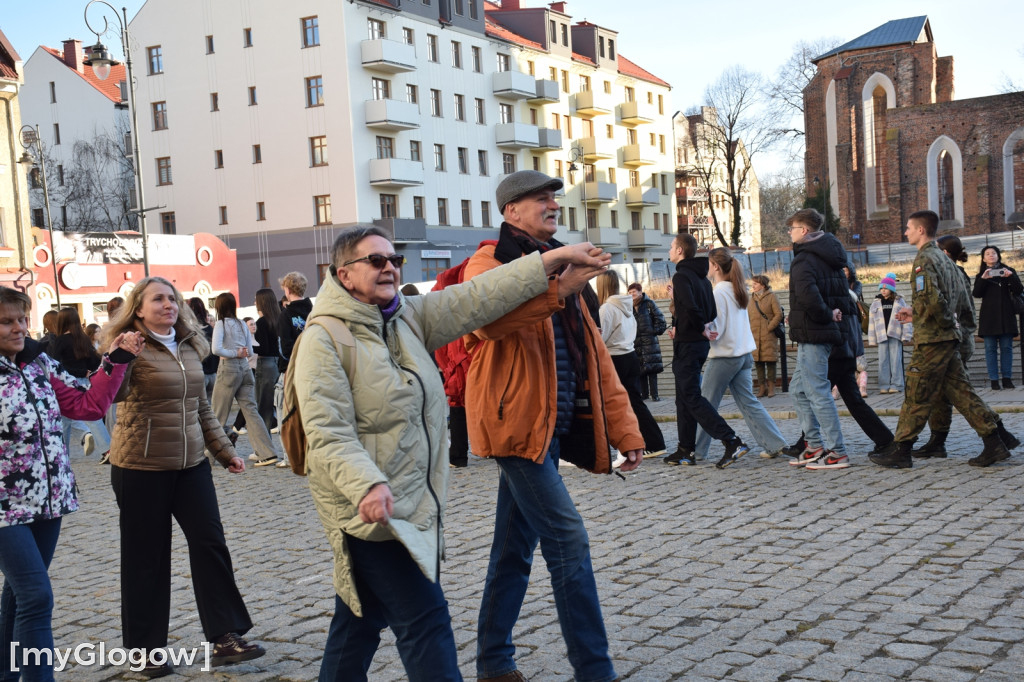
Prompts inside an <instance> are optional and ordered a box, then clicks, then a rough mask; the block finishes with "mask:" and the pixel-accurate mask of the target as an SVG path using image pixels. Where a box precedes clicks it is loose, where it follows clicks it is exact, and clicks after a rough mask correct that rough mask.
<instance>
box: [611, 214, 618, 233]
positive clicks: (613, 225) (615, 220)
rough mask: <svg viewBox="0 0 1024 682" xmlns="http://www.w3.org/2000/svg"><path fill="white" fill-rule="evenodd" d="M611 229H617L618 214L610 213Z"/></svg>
mask: <svg viewBox="0 0 1024 682" xmlns="http://www.w3.org/2000/svg"><path fill="white" fill-rule="evenodd" d="M612 227H613V228H615V229H616V230H617V229H619V212H618V211H612Z"/></svg>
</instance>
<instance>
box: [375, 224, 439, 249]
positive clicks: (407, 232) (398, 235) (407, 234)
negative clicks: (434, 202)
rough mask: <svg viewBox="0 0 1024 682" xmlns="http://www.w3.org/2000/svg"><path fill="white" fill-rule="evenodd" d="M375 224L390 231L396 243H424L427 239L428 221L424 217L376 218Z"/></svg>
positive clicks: (392, 239)
mask: <svg viewBox="0 0 1024 682" xmlns="http://www.w3.org/2000/svg"><path fill="white" fill-rule="evenodd" d="M373 224H374V225H376V226H377V227H379V228H381V229H383V230H384V231H385V232H388V233H389V234H390V235H391V241H392V242H394V243H395V244H422V243H424V242H426V241H427V221H426V220H424V219H423V218H374V219H373Z"/></svg>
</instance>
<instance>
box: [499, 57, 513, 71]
mask: <svg viewBox="0 0 1024 682" xmlns="http://www.w3.org/2000/svg"><path fill="white" fill-rule="evenodd" d="M511 70H512V60H511V59H510V58H509V56H508V55H507V54H503V53H501V52H499V53H498V71H511Z"/></svg>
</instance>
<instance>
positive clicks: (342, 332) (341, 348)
mask: <svg viewBox="0 0 1024 682" xmlns="http://www.w3.org/2000/svg"><path fill="white" fill-rule="evenodd" d="M311 324H318V325H320V326H321V327H323V328H324V329H326V330H327V333H328V334H329V335H330V337H331V340H332V341H334V349H335V350H336V351H338V357H340V358H341V367H342V369H344V370H345V374H347V375H348V377H349V383H351V381H352V373H353V372H354V371H355V367H353V366H352V349H353V348H355V347H356V339H355V337H354V336H352V331H351V330H350V329H349V328H348V325H346V324H345V323H344V322H342V321H341V320H339V319H338V318H336V317H330V316H328V315H321V316H319V317H315V318H313V319H312V320H309V322H307V323H306V329H309V325H311ZM303 332H305V330H303Z"/></svg>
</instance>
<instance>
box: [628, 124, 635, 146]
mask: <svg viewBox="0 0 1024 682" xmlns="http://www.w3.org/2000/svg"><path fill="white" fill-rule="evenodd" d="M626 144H636V131H635V130H633V129H632V128H627V129H626Z"/></svg>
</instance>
